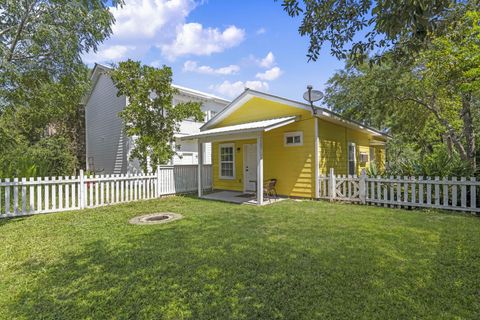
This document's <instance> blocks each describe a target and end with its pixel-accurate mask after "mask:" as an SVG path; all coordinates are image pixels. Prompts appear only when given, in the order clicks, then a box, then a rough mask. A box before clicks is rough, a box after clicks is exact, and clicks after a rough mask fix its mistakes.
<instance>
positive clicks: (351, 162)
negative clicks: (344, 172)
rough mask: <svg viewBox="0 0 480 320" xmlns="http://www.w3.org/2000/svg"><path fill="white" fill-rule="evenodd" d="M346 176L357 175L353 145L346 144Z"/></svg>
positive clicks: (351, 143)
mask: <svg viewBox="0 0 480 320" xmlns="http://www.w3.org/2000/svg"><path fill="white" fill-rule="evenodd" d="M348 174H352V175H353V174H357V161H356V157H355V143H353V142H349V143H348Z"/></svg>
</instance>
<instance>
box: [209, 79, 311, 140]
mask: <svg viewBox="0 0 480 320" xmlns="http://www.w3.org/2000/svg"><path fill="white" fill-rule="evenodd" d="M254 97H257V98H263V99H265V100H270V101H273V102H278V103H281V104H284V105H287V106H290V107H294V108H299V109H302V110H307V111H310V110H312V109H311V108H310V106H308V105H305V104H302V103H299V102H296V101H293V100H288V99H285V98H281V97H277V96H273V95H270V94H268V93H264V92H260V91H255V90H252V89H248V88H247V89H245V91H243V93H242V94H240V95H239V96H238V97H237V98H235V99H234V100H233V101H232V102H231V103H230V104H229V105H227V106H226V107H225V109H223V110H222V111H221V112H219V113H218V114H216V115H215V117H213V118H212V119H210V121H208V122H206V123H205V124H204V125H203V126H202V127H201V128H200V130H206V129H208V128H210V127H211V126H213V125H215V124H217V123H219V122H221V121H222V120H224V119H225V118H227V117H228V116H229V115H231V114H232V113H233V112H234V111H236V110H238V109H239V108H240V107H241V106H243V105H244V104H245V103H246V102H247V101H249V100H250V99H252V98H254Z"/></svg>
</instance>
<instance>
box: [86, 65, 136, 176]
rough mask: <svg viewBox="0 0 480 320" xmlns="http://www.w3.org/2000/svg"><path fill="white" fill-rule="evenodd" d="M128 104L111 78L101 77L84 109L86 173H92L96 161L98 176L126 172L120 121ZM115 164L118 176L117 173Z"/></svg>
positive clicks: (125, 157)
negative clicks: (99, 174) (122, 112)
mask: <svg viewBox="0 0 480 320" xmlns="http://www.w3.org/2000/svg"><path fill="white" fill-rule="evenodd" d="M125 103H126V99H125V97H117V89H116V88H115V85H114V84H113V82H112V80H111V79H110V77H108V76H106V75H103V74H102V75H100V77H99V79H98V81H97V83H96V85H95V87H94V88H93V91H92V93H91V96H90V98H89V99H88V102H87V105H86V107H85V122H86V152H87V169H89V170H93V168H91V162H92V161H91V160H92V158H93V165H94V167H95V168H94V169H95V171H96V172H98V173H101V174H112V173H123V172H126V170H127V155H126V153H125V149H126V147H125V139H123V136H122V128H123V124H122V120H121V119H120V118H119V117H118V112H120V111H121V110H122V109H123V108H124V107H125ZM116 164H117V171H118V172H114V171H115V165H116Z"/></svg>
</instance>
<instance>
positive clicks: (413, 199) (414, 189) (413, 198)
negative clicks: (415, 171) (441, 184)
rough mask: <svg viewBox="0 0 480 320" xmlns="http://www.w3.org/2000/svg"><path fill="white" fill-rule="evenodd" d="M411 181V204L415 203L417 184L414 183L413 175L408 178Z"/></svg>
mask: <svg viewBox="0 0 480 320" xmlns="http://www.w3.org/2000/svg"><path fill="white" fill-rule="evenodd" d="M410 180H411V181H412V201H411V203H412V204H415V203H417V190H416V189H417V188H416V187H417V185H416V181H415V177H411V179H410Z"/></svg>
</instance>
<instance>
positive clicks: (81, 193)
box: [78, 170, 85, 209]
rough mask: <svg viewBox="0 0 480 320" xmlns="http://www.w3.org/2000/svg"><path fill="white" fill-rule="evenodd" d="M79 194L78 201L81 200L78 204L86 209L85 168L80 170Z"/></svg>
mask: <svg viewBox="0 0 480 320" xmlns="http://www.w3.org/2000/svg"><path fill="white" fill-rule="evenodd" d="M78 194H79V197H78V201H79V202H80V203H79V204H78V206H79V207H80V209H85V176H84V175H83V170H80V176H79V185H78Z"/></svg>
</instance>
